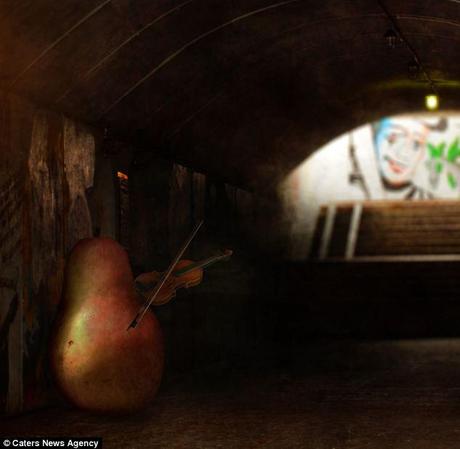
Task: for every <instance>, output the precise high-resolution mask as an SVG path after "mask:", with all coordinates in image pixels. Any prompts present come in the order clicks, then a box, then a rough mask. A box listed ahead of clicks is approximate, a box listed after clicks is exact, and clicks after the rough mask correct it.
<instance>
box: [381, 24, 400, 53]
mask: <svg viewBox="0 0 460 449" xmlns="http://www.w3.org/2000/svg"><path fill="white" fill-rule="evenodd" d="M383 37H384V38H385V40H386V42H387V45H388V48H395V47H396V43H397V41H398V35H397V34H396V32H395V30H393V28H390V29H389V30H388V31H387V32H386V33H385V34H384V36H383Z"/></svg>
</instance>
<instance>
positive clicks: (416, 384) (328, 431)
mask: <svg viewBox="0 0 460 449" xmlns="http://www.w3.org/2000/svg"><path fill="white" fill-rule="evenodd" d="M6 434H8V435H20V436H25V435H37V436H75V435H81V436H101V437H102V438H103V444H104V446H103V447H104V448H105V449H107V448H133V449H134V448H168V449H176V448H177V449H179V448H180V449H193V448H197V449H198V448H200V449H206V448H241V449H243V448H244V449H246V448H248V449H249V448H283V449H284V448H315V449H322V448H324V449H326V448H327V449H334V448H335V449H342V448H347V449H352V448H353V449H355V448H356V449H357V448H372V449H422V448H423V449H444V448H446V449H447V448H448V449H455V448H460V341H458V340H426V341H403V342H367V343H350V342H348V343H345V342H339V343H333V342H332V343H321V344H317V345H315V346H312V347H310V348H306V349H305V350H302V352H300V351H299V352H298V354H297V356H296V357H295V363H292V364H291V365H290V366H289V369H286V367H284V368H283V369H282V370H268V369H265V370H262V369H258V370H256V369H251V370H248V371H246V372H244V371H242V370H236V371H234V372H227V374H226V375H222V374H220V375H215V376H214V377H213V376H212V375H209V373H208V375H207V376H206V377H200V376H198V375H194V376H188V377H187V378H186V379H184V380H183V381H182V382H181V383H180V384H177V383H176V384H170V385H169V386H166V387H164V388H163V390H162V391H161V393H160V394H159V396H158V398H157V401H156V403H154V404H152V406H151V408H150V409H149V410H146V411H144V412H142V413H140V414H137V415H132V416H128V417H124V418H120V417H118V418H113V417H112V418H108V417H101V416H92V415H88V414H85V413H82V412H79V411H75V410H65V409H48V410H45V411H40V412H35V413H31V414H28V415H25V416H22V417H19V418H13V419H8V420H4V421H3V422H1V423H0V435H6Z"/></svg>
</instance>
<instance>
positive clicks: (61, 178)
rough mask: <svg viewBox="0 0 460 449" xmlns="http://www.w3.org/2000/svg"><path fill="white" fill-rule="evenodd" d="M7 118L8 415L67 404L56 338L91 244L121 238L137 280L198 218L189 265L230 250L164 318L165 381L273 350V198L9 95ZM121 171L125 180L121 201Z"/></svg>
mask: <svg viewBox="0 0 460 449" xmlns="http://www.w3.org/2000/svg"><path fill="white" fill-rule="evenodd" d="M0 114H1V115H0V139H1V140H0V141H1V145H2V148H1V151H0V158H1V159H0V160H1V164H0V179H1V181H0V213H1V216H0V220H1V228H0V232H1V241H0V254H1V261H2V264H1V270H0V271H1V272H0V295H1V296H0V297H1V301H0V337H1V338H0V381H1V383H0V410H1V411H3V412H7V413H16V412H18V411H20V410H30V409H34V408H37V407H41V406H43V405H46V404H50V403H52V402H54V401H56V400H59V396H58V395H57V393H56V392H55V390H54V388H53V382H52V379H51V376H50V373H49V369H48V360H47V347H48V339H49V335H50V332H51V329H52V325H53V319H54V317H55V313H56V310H57V308H58V305H59V301H60V297H61V291H62V286H63V277H64V266H65V260H66V257H67V255H68V254H69V251H70V249H71V248H72V246H73V245H74V244H75V243H76V242H77V241H78V240H79V239H81V238H84V237H90V236H93V235H96V236H97V235H101V236H108V237H112V238H115V239H117V240H119V241H120V243H122V245H123V246H125V248H126V250H127V251H128V254H129V256H130V259H131V263H132V267H133V271H134V273H135V274H139V273H140V272H143V271H146V270H157V271H158V270H159V271H161V270H164V269H165V268H166V266H167V265H168V263H169V262H170V260H171V258H172V256H173V255H174V254H175V253H176V252H177V250H178V248H179V246H180V245H181V244H182V242H183V241H184V239H185V237H186V236H187V235H188V233H189V232H190V230H191V229H192V227H193V226H194V224H195V223H196V222H197V220H199V219H204V220H205V225H204V227H203V229H202V230H201V231H200V234H199V235H198V237H197V239H196V240H195V241H194V242H193V243H192V245H191V247H190V250H189V251H188V254H187V257H188V258H192V259H200V258H207V257H209V256H210V255H213V254H218V253H219V251H220V250H222V249H225V248H231V249H232V250H234V255H233V257H232V258H231V260H230V262H227V263H221V264H218V265H215V266H213V267H211V268H210V269H209V270H207V271H206V273H205V274H204V281H203V282H202V284H201V285H199V286H198V287H196V288H194V289H190V290H187V291H180V292H178V294H177V298H176V299H175V300H174V301H172V302H171V303H170V304H168V305H166V306H164V307H163V308H161V309H158V311H157V312H156V313H157V314H158V317H159V319H160V322H161V325H162V327H163V330H164V334H165V340H166V347H167V371H166V375H165V379H166V380H165V381H166V382H168V380H169V379H173V378H174V377H175V375H176V374H177V375H179V374H180V373H183V372H186V371H190V370H194V369H195V370H198V369H202V368H204V367H206V366H219V367H222V366H223V365H225V364H227V365H228V363H232V361H236V360H243V359H245V358H246V360H248V359H250V358H251V356H252V355H253V354H254V351H255V350H256V348H260V350H262V349H263V348H267V345H264V344H263V343H264V339H265V337H266V335H267V332H269V328H270V323H272V321H273V319H274V317H273V315H270V312H267V303H268V302H270V301H271V299H270V298H272V297H273V291H274V279H273V278H270V276H266V275H265V268H264V264H266V261H267V260H268V259H267V260H265V261H261V259H260V257H259V256H256V254H259V252H260V251H263V252H264V254H265V255H267V254H274V253H276V251H277V249H276V248H277V245H278V243H279V238H278V233H277V221H276V219H275V216H276V214H275V213H274V212H276V213H277V212H278V211H277V203H276V201H273V200H272V199H267V198H263V197H258V196H257V195H255V194H253V193H250V192H247V191H244V190H242V189H239V188H236V187H234V186H231V185H229V184H226V183H225V182H223V181H221V180H218V179H213V178H211V177H209V176H206V175H204V174H202V173H198V172H196V171H194V170H192V169H190V168H186V167H184V166H182V165H179V164H175V163H173V162H172V161H170V160H166V159H161V158H159V157H157V156H154V154H155V151H152V152H149V153H148V154H146V153H145V152H142V151H138V150H136V148H134V147H132V146H130V145H128V144H126V143H123V142H119V141H116V140H112V139H111V138H110V137H107V136H105V135H104V133H103V132H99V131H98V130H95V129H92V128H90V127H87V126H84V125H82V124H79V123H76V122H74V121H72V120H70V119H68V118H66V117H64V116H63V115H60V114H55V113H52V112H49V111H46V110H43V109H41V108H38V107H35V106H34V105H33V104H31V103H30V102H27V101H24V100H22V99H20V98H18V97H15V96H11V95H3V96H2V101H1V107H0ZM118 171H121V172H123V173H124V174H125V175H126V176H128V181H127V185H125V186H124V189H125V191H124V193H123V190H122V188H121V184H120V179H119V178H117V172H118ZM126 190H127V191H126ZM126 194H127V196H126ZM123 195H125V196H124V197H123ZM123 214H124V218H123V219H122V215H123ZM123 220H124V222H125V224H124V225H122V221H123ZM260 229H264V232H260ZM256 267H258V268H256ZM267 278H270V281H267V280H266V279H267Z"/></svg>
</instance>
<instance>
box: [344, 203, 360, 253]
mask: <svg viewBox="0 0 460 449" xmlns="http://www.w3.org/2000/svg"><path fill="white" fill-rule="evenodd" d="M362 211H363V206H362V204H361V203H356V204H355V205H354V207H353V214H352V216H351V220H350V227H349V230H348V237H347V247H346V250H345V259H347V260H350V259H352V258H353V256H354V254H355V248H356V242H357V240H358V232H359V225H360V222H361V214H362Z"/></svg>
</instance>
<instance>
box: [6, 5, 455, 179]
mask: <svg viewBox="0 0 460 449" xmlns="http://www.w3.org/2000/svg"><path fill="white" fill-rule="evenodd" d="M385 5H386V7H387V8H388V10H389V11H390V12H391V13H392V15H393V16H394V17H395V18H396V20H397V22H398V23H399V26H400V28H401V30H402V31H403V33H404V36H405V37H406V38H407V40H408V41H409V42H410V44H411V45H412V46H413V48H414V49H415V50H416V52H417V54H418V55H419V57H420V60H421V62H422V64H423V66H424V68H425V69H426V70H427V72H428V73H429V75H430V76H431V77H432V78H433V80H434V82H435V83H436V86H437V87H438V89H439V91H440V93H441V96H442V97H441V98H442V102H443V103H442V104H443V106H444V107H446V108H456V107H457V106H458V103H459V101H460V95H459V90H458V86H459V85H460V58H458V49H459V48H460V1H459V0H431V1H430V0H425V1H423V0H385ZM390 25H391V22H390V19H389V18H388V16H387V15H386V14H385V12H384V10H383V9H382V7H381V6H380V5H379V1H377V0H321V1H320V0H316V1H313V0H284V1H280V0H219V1H216V0H62V1H59V2H57V1H55V0H34V1H33V2H32V1H26V0H2V1H1V2H0V83H1V84H0V87H1V88H2V89H3V90H6V91H12V92H15V93H18V94H21V95H24V96H27V97H28V98H32V99H33V100H35V101H36V102H38V103H40V104H42V105H46V106H48V107H50V108H51V109H54V110H59V111H62V112H65V113H66V114H68V115H70V116H72V117H75V118H78V119H80V120H83V121H85V122H87V123H91V124H94V125H97V126H100V127H107V128H108V129H109V130H112V132H113V133H116V134H120V135H121V136H123V137H126V138H131V139H136V142H137V144H139V145H141V146H143V147H145V148H147V149H151V151H159V152H160V153H162V154H164V155H166V156H169V157H173V158H174V159H176V160H178V161H180V162H182V163H185V164H188V165H191V166H193V167H195V168H196V169H198V170H203V171H208V172H210V173H213V174H215V175H219V176H221V177H223V178H224V179H225V180H227V181H229V182H232V183H235V184H238V185H242V186H246V187H253V188H265V187H269V186H273V185H275V182H276V180H277V179H279V178H280V177H281V176H282V175H283V174H285V173H286V172H287V171H288V170H289V169H290V168H293V167H294V166H295V165H296V164H297V163H299V162H300V161H301V160H303V159H304V158H305V157H306V155H307V154H308V153H310V152H311V151H313V150H314V149H316V148H317V147H319V146H320V145H322V144H324V143H325V142H327V141H328V140H330V139H331V138H333V137H334V136H336V135H338V134H339V133H341V132H343V131H346V130H348V129H350V128H352V127H354V126H356V125H359V124H361V123H365V122H368V121H369V120H372V119H374V118H377V117H379V116H382V115H385V114H393V113H398V112H403V111H412V110H418V109H420V108H421V107H422V106H423V101H422V98H423V94H424V93H425V91H426V86H427V84H426V83H425V82H423V80H418V81H417V80H415V81H414V80H409V79H408V70H407V67H408V63H409V61H410V60H411V58H412V56H411V53H410V52H409V51H408V49H407V47H406V46H405V45H403V44H400V45H398V46H397V48H395V49H390V48H388V46H387V45H386V42H385V39H384V38H383V35H384V33H385V32H386V31H387V30H388V29H389V28H390ZM422 78H423V77H422Z"/></svg>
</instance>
